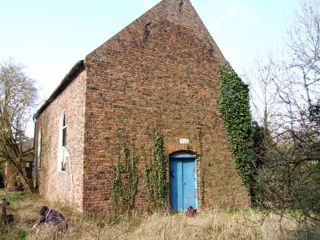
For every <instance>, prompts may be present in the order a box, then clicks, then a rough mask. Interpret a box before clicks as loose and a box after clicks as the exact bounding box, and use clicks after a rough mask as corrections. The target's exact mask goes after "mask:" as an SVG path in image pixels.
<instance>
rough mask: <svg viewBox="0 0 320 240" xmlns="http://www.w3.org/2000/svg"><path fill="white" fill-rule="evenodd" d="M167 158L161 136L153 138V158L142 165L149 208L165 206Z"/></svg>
mask: <svg viewBox="0 0 320 240" xmlns="http://www.w3.org/2000/svg"><path fill="white" fill-rule="evenodd" d="M167 171H168V158H167V155H166V154H165V150H164V141H163V136H162V135H160V134H156V135H155V136H154V138H153V158H152V161H151V163H150V164H147V165H145V167H144V182H145V185H146V188H147V195H148V202H149V207H150V209H156V210H159V209H163V208H165V207H166V206H167V202H168V191H169V182H168V179H167Z"/></svg>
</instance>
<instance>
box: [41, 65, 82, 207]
mask: <svg viewBox="0 0 320 240" xmlns="http://www.w3.org/2000/svg"><path fill="white" fill-rule="evenodd" d="M85 91H86V71H85V70H84V71H82V72H81V73H80V74H79V75H78V76H77V77H76V78H75V79H74V80H73V81H72V82H71V83H70V84H69V85H68V86H67V87H66V88H65V89H64V90H63V92H61V93H60V95H59V96H58V97H57V98H56V99H55V100H54V101H53V102H52V103H50V104H49V106H47V107H46V109H45V110H44V111H43V112H42V113H41V114H40V116H38V118H37V122H36V139H35V143H36V146H35V155H36V161H37V164H36V165H38V164H39V161H40V169H39V191H40V194H42V195H44V196H45V197H46V198H48V199H49V200H52V201H60V202H62V203H64V204H67V205H72V206H73V207H75V208H76V209H78V210H80V211H82V209H83V208H82V199H83V194H82V193H83V158H84V151H83V149H84V116H85ZM63 113H65V116H66V126H67V128H66V129H67V134H66V151H67V157H66V170H65V171H60V169H61V168H60V166H58V157H59V156H58V155H59V145H60V144H61V143H60V142H61V120H62V119H61V118H62V115H63ZM40 132H41V139H39V137H40ZM39 145H41V150H40V152H39ZM39 158H40V159H39ZM58 168H59V170H58Z"/></svg>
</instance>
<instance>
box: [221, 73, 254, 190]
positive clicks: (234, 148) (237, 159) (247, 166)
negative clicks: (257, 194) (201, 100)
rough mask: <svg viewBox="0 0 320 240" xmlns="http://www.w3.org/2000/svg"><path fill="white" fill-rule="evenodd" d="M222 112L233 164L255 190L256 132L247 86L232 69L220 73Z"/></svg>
mask: <svg viewBox="0 0 320 240" xmlns="http://www.w3.org/2000/svg"><path fill="white" fill-rule="evenodd" d="M219 79H220V94H219V110H220V112H221V113H222V117H223V120H224V126H225V128H226V131H227V134H228V138H229V140H230V143H231V152H232V157H233V162H234V164H235V166H236V169H237V170H238V172H239V174H240V176H241V177H242V180H243V182H244V184H245V186H246V187H248V188H249V189H250V190H251V189H252V184H253V183H252V171H253V167H254V166H253V162H252V156H253V131H252V126H251V122H252V117H251V112H250V104H249V89H248V86H247V85H246V84H245V83H244V82H243V81H242V80H241V78H240V77H239V76H238V75H237V73H236V72H235V71H234V70H233V69H225V70H223V71H221V72H220V76H219Z"/></svg>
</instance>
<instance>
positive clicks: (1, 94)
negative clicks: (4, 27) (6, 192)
mask: <svg viewBox="0 0 320 240" xmlns="http://www.w3.org/2000/svg"><path fill="white" fill-rule="evenodd" d="M36 99H37V89H36V87H35V86H34V80H32V79H30V78H29V77H27V76H26V74H25V73H24V72H23V68H22V66H21V65H18V64H15V63H14V62H13V61H12V60H9V61H7V62H4V63H2V64H0V163H1V162H7V163H9V164H10V165H11V166H13V167H14V169H15V170H16V172H17V174H18V176H19V179H20V181H21V183H22V184H23V186H24V188H25V190H27V191H33V183H32V181H31V180H29V179H28V176H27V172H26V169H25V162H24V157H25V153H24V149H23V142H24V141H25V140H26V135H25V130H26V126H27V123H28V121H29V120H30V119H31V116H32V114H31V113H32V108H33V107H34V104H35V100H36Z"/></svg>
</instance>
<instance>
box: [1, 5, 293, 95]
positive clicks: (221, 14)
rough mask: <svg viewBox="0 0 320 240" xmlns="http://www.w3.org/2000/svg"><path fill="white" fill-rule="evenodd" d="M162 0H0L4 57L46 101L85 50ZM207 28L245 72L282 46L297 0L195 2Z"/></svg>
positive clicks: (104, 39)
mask: <svg viewBox="0 0 320 240" xmlns="http://www.w3.org/2000/svg"><path fill="white" fill-rule="evenodd" d="M158 2H159V0H117V1H111V0H91V1H87V0H86V1H84V0H77V1H76V0H28V1H26V0H0V3H1V5H0V6H1V7H0V29H1V37H0V61H3V60H6V59H8V58H9V57H12V58H13V59H14V60H15V61H16V62H19V63H22V64H24V65H25V66H26V72H27V74H28V75H29V76H30V77H32V78H34V79H36V81H37V85H38V87H39V88H40V97H41V100H45V99H46V98H47V97H49V95H50V94H51V93H52V91H53V90H54V89H55V87H56V86H57V85H58V84H59V83H60V81H61V80H62V78H63V77H64V76H65V74H66V73H67V72H68V71H69V70H70V68H71V67H72V66H73V65H74V63H75V62H77V61H78V60H80V59H83V58H84V57H85V55H86V54H88V53H89V52H91V51H92V50H93V49H95V48H96V47H98V46H99V45H101V44H102V43H103V42H104V41H106V40H107V39H109V38H110V37H112V36H113V35H114V34H116V33H117V32H119V31H120V30H121V29H122V28H123V27H125V26H126V25H128V24H129V23H131V22H132V21H133V20H135V19H136V18H138V17H139V16H140V15H142V14H143V13H144V12H145V11H147V10H148V9H149V8H151V7H152V6H153V5H155V4H156V3H158ZM192 3H193V5H194V7H195V8H196V10H197V11H198V13H199V15H200V17H201V18H202V20H203V22H204V23H205V25H206V26H207V28H208V30H209V32H210V33H211V35H212V36H213V38H214V39H215V41H216V42H217V44H218V46H219V47H220V49H221V50H222V52H223V54H224V55H225V57H226V58H227V60H228V61H229V62H230V63H231V65H232V66H233V67H234V68H235V69H236V71H238V73H240V74H242V73H243V72H244V71H247V70H249V69H250V68H252V67H253V66H254V65H253V64H254V62H255V60H256V59H257V58H260V57H264V56H267V55H268V54H269V53H270V52H272V51H274V49H276V47H277V46H279V45H281V44H282V42H283V39H284V38H285V31H286V30H287V29H288V28H289V27H290V25H292V24H293V16H294V11H295V10H297V9H298V8H299V0H193V1H192Z"/></svg>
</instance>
